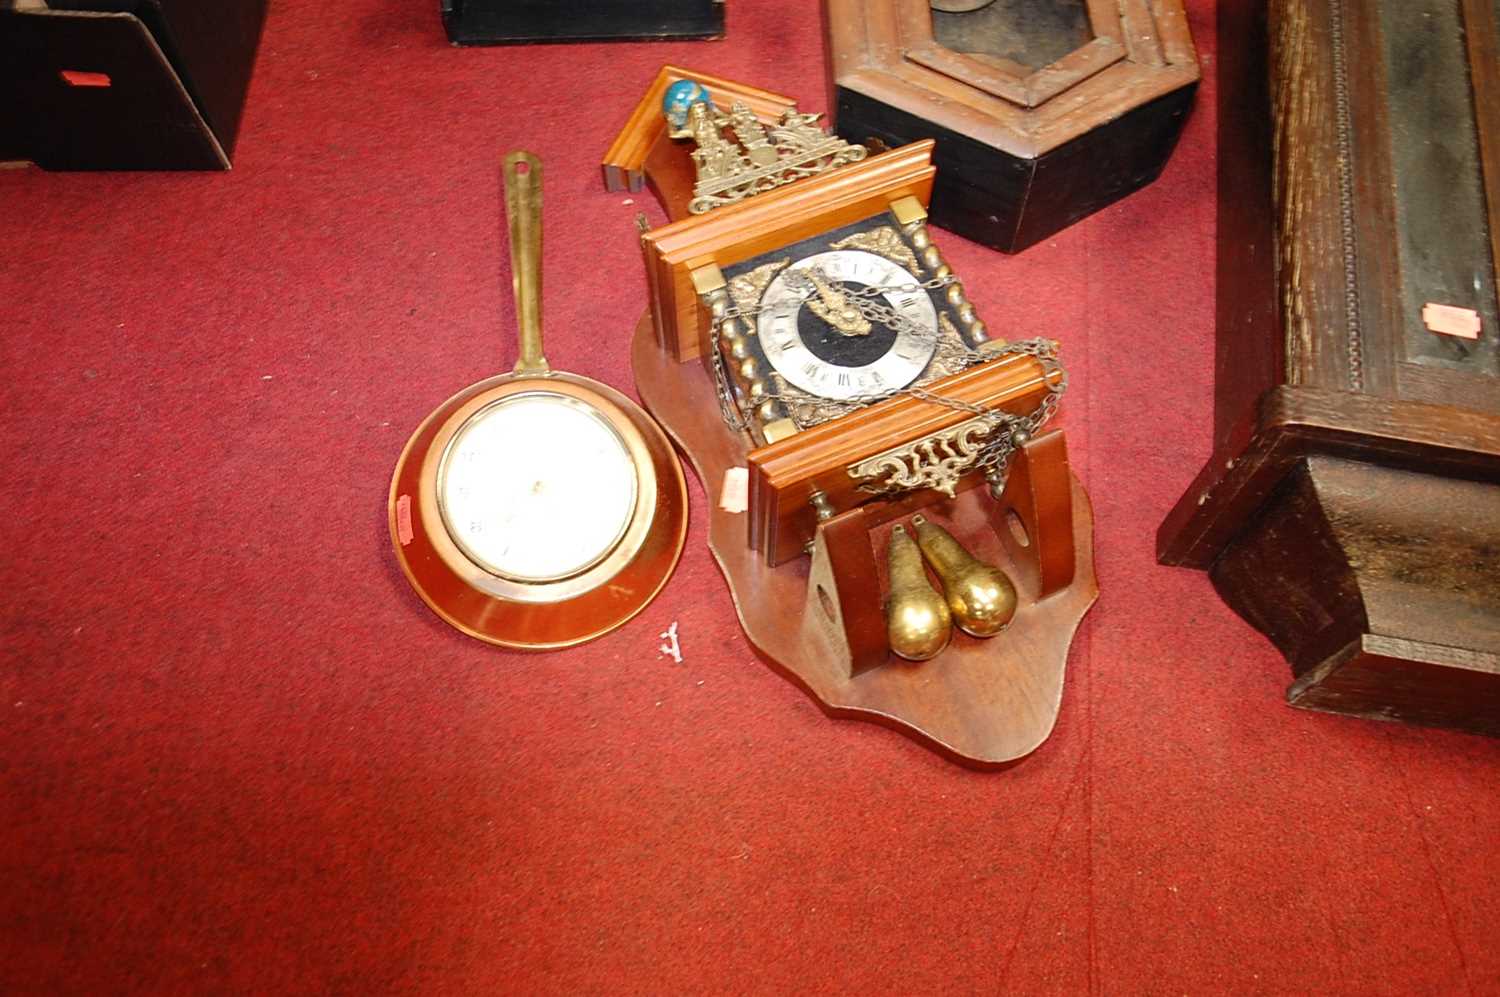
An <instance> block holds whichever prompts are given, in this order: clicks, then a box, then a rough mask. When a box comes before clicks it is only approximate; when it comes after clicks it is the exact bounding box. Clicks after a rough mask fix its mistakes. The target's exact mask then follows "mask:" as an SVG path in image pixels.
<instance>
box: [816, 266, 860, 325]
mask: <svg viewBox="0 0 1500 997" xmlns="http://www.w3.org/2000/svg"><path fill="white" fill-rule="evenodd" d="M807 278H808V280H810V281H811V282H812V286H813V288H814V290H816V291H817V294H818V298H819V299H820V300H817V301H815V300H813V298H812V296H811V295H809V296H808V298H807V302H806V304H807V307H808V308H810V309H811V310H812V313H813V314H814V315H816V316H818V318H820V319H822V320H823V321H824V322H827V323H828V324H829V325H831V326H833V328H834V329H835V330H836V331H837V332H839V333H840V334H842V335H845V336H868V335H869V334H870V330H871V329H872V328H873V326H871V325H870V322H869V320H868V319H866V318H865V317H864V315H863V314H861V313H860V309H859V308H858V307H857V306H855V305H852V304H851V303H850V302H849V299H848V298H846V297H845V296H844V295H843V294H842V293H840V292H839V291H837V290H835V289H834V287H833V285H832V284H830V283H829V282H828V281H826V280H824V279H823V278H822V277H820V276H819V275H818V274H817V273H814V272H809V273H808V274H807Z"/></svg>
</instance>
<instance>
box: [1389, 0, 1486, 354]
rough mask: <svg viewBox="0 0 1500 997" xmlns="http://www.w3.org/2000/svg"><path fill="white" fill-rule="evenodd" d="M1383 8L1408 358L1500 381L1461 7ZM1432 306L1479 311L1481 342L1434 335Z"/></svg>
mask: <svg viewBox="0 0 1500 997" xmlns="http://www.w3.org/2000/svg"><path fill="white" fill-rule="evenodd" d="M1377 6H1378V9H1379V11H1380V22H1381V30H1382V32H1383V34H1384V44H1385V54H1386V64H1387V67H1388V70H1389V85H1390V113H1391V140H1392V146H1393V148H1392V162H1393V164H1394V167H1395V178H1394V179H1395V184H1396V241H1397V249H1398V251H1399V253H1400V259H1401V274H1402V287H1401V304H1402V311H1403V317H1404V330H1403V332H1404V336H1403V342H1404V344H1405V350H1404V352H1405V354H1406V358H1407V359H1408V360H1411V361H1414V362H1416V363H1423V364H1431V365H1434V366H1440V367H1452V368H1457V369H1460V370H1464V371H1466V372H1470V373H1476V374H1488V375H1490V376H1497V375H1500V327H1497V318H1500V316H1497V314H1496V313H1497V306H1496V300H1495V269H1494V265H1493V263H1492V261H1491V259H1490V230H1489V225H1490V219H1489V214H1488V210H1487V207H1486V203H1485V194H1484V181H1483V176H1482V174H1481V172H1480V162H1479V136H1478V131H1477V126H1476V122H1475V117H1474V97H1473V91H1472V89H1471V86H1470V82H1469V71H1468V53H1467V51H1466V48H1465V44H1464V33H1463V23H1462V15H1461V13H1460V11H1459V3H1458V0H1384V2H1382V3H1380V4H1378V5H1377ZM1428 302H1432V303H1434V304H1441V305H1454V306H1457V307H1459V308H1469V309H1473V310H1474V311H1477V312H1478V313H1479V316H1480V322H1481V326H1482V332H1481V334H1480V337H1479V338H1478V339H1477V340H1470V339H1461V338H1458V337H1455V336H1447V335H1439V334H1436V333H1433V332H1430V331H1428V329H1427V327H1426V326H1425V325H1424V324H1423V322H1422V306H1423V305H1424V304H1427V303H1428Z"/></svg>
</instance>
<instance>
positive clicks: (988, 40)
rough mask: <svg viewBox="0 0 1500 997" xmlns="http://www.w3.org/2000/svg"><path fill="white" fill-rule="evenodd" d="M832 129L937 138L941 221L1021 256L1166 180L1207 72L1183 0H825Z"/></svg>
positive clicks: (936, 202) (936, 204)
mask: <svg viewBox="0 0 1500 997" xmlns="http://www.w3.org/2000/svg"><path fill="white" fill-rule="evenodd" d="M824 12H825V27H826V30H827V37H828V52H829V67H828V68H829V77H830V88H831V90H832V92H833V93H832V104H833V106H834V108H835V110H834V125H835V127H836V129H837V131H838V133H839V135H841V136H842V137H844V138H845V139H848V140H849V141H851V142H863V143H867V144H869V143H877V144H879V145H882V146H887V147H891V148H894V147H897V146H900V145H905V144H907V143H909V142H913V141H916V140H918V139H924V138H931V139H934V140H936V143H937V147H936V150H935V152H934V154H933V161H934V163H936V165H937V167H938V176H937V183H936V186H935V187H934V189H933V192H932V206H931V211H932V221H933V223H934V224H936V225H940V226H942V227H943V228H946V229H949V230H950V231H953V232H957V233H958V234H960V235H963V236H965V237H967V238H970V239H973V240H974V241H976V242H980V243H983V244H984V245H987V246H990V247H992V248H994V249H999V250H1002V251H1004V252H1018V251H1020V250H1022V249H1025V248H1026V247H1027V246H1031V245H1033V244H1035V243H1037V242H1040V241H1041V240H1043V239H1046V238H1048V237H1049V236H1051V235H1053V234H1055V233H1057V232H1058V231H1060V230H1061V229H1063V228H1066V227H1067V226H1069V225H1071V224H1073V223H1074V222H1076V221H1078V220H1079V219H1081V218H1083V217H1085V216H1087V215H1089V214H1092V213H1093V212H1095V211H1097V210H1099V209H1100V208H1103V207H1105V206H1106V205H1108V204H1112V203H1113V202H1115V201H1117V200H1119V199H1120V198H1122V197H1124V196H1126V195H1127V194H1130V193H1131V192H1133V191H1135V190H1137V189H1139V188H1140V187H1142V186H1144V185H1146V184H1148V183H1150V182H1151V181H1152V180H1154V179H1156V177H1157V175H1158V174H1160V173H1161V170H1162V168H1163V166H1165V164H1166V161H1167V158H1168V157H1169V156H1170V155H1171V152H1172V149H1173V147H1174V146H1175V145H1176V143H1177V138H1178V135H1179V133H1180V132H1181V130H1182V125H1183V122H1184V121H1185V119H1186V117H1187V113H1188V111H1189V109H1190V108H1191V106H1192V100H1193V94H1194V92H1195V90H1196V89H1197V83H1198V75H1199V74H1198V60H1197V57H1196V55H1195V54H1194V51H1193V42H1192V37H1191V35H1190V34H1189V31H1188V27H1187V18H1186V16H1185V14H1184V12H1183V6H1182V0H1009V2H999V3H993V4H990V5H988V6H985V7H982V8H981V9H979V10H973V11H967V12H947V13H945V12H942V11H935V10H933V9H932V6H931V4H930V3H929V0H825V8H824Z"/></svg>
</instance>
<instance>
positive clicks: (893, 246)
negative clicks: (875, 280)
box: [829, 226, 919, 273]
mask: <svg viewBox="0 0 1500 997" xmlns="http://www.w3.org/2000/svg"><path fill="white" fill-rule="evenodd" d="M829 246H830V248H833V249H863V250H864V251H865V252H868V253H874V254H876V255H877V256H884V257H885V258H886V259H888V260H890V261H891V262H892V263H896V264H899V265H900V266H903V267H905V268H906V269H907V270H910V271H911V272H912V273H916V272H917V271H918V269H919V267H918V264H917V254H916V253H913V252H912V251H911V247H910V246H908V245H907V244H906V242H905V241H904V240H903V239H902V238H901V236H900V235H899V234H897V232H896V230H895V229H893V228H891V227H889V226H882V227H880V228H877V229H870V230H868V231H865V232H856V233H854V234H853V235H851V236H848V237H846V238H843V239H840V240H839V241H838V242H832V243H829Z"/></svg>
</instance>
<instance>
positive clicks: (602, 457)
mask: <svg viewBox="0 0 1500 997" xmlns="http://www.w3.org/2000/svg"><path fill="white" fill-rule="evenodd" d="M437 490H438V507H439V509H440V510H441V511H442V515H443V524H444V525H445V526H446V527H447V529H448V535H449V536H451V537H452V538H453V542H454V543H456V544H457V545H458V546H459V548H460V549H461V550H462V551H463V552H464V554H466V555H467V556H468V557H469V558H470V559H472V560H473V561H475V562H476V563H477V564H479V565H480V566H481V567H483V568H484V569H485V570H487V571H489V572H491V573H492V574H496V575H501V576H502V577H505V578H510V579H513V580H516V581H522V582H546V581H555V580H557V579H560V578H567V577H570V576H572V575H576V574H578V573H579V572H582V571H584V570H586V569H588V568H590V567H592V566H594V565H595V564H597V563H599V561H601V560H602V559H603V558H604V557H605V556H606V555H608V554H609V552H610V551H611V550H613V549H614V547H615V546H616V545H617V544H618V543H619V542H620V538H621V537H623V536H624V534H625V530H626V527H628V526H629V525H630V521H631V517H632V516H634V514H635V505H636V496H637V493H638V491H639V483H638V481H637V479H636V468H635V463H634V461H633V460H632V459H631V456H630V451H629V449H628V448H627V447H626V445H625V441H624V440H623V439H621V437H620V434H619V433H617V432H616V431H615V430H614V428H613V427H612V426H610V424H609V422H608V421H607V420H606V419H605V418H604V417H603V416H602V415H601V414H600V413H599V411H598V410H597V409H595V408H594V407H593V406H591V405H588V404H587V403H585V402H582V401H580V400H578V399H576V398H571V397H568V396H567V395H562V394H556V393H554V392H550V391H527V392H523V393H520V394H515V395H508V396H506V397H504V398H501V399H500V400H498V401H496V402H495V403H494V404H492V405H488V406H486V407H485V408H483V409H480V410H479V411H478V412H476V413H475V414H474V415H473V416H471V417H470V418H469V419H468V421H466V422H465V423H464V424H463V425H462V426H461V427H460V428H459V430H458V432H456V433H455V434H454V435H453V439H452V441H451V442H450V443H449V444H448V449H447V452H446V453H444V455H443V459H442V463H441V465H440V466H439V469H438V489H437Z"/></svg>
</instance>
